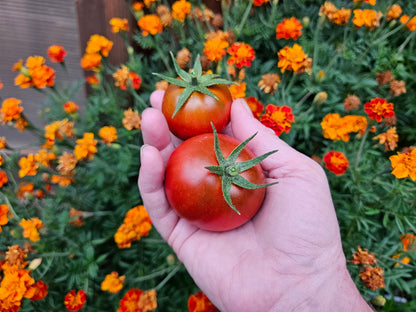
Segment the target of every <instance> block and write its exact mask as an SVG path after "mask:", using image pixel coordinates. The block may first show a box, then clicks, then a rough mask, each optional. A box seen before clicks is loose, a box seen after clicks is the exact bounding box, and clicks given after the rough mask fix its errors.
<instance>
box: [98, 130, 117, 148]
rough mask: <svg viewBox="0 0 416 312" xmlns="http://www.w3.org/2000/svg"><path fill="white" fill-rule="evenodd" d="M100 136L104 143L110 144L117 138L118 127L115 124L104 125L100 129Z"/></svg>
mask: <svg viewBox="0 0 416 312" xmlns="http://www.w3.org/2000/svg"><path fill="white" fill-rule="evenodd" d="M98 136H99V137H100V138H101V139H102V140H103V142H104V143H107V144H110V143H112V142H114V141H115V140H117V129H116V128H115V127H113V126H105V127H102V128H101V129H100V130H99V131H98Z"/></svg>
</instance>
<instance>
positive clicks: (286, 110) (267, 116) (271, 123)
mask: <svg viewBox="0 0 416 312" xmlns="http://www.w3.org/2000/svg"><path fill="white" fill-rule="evenodd" d="M260 122H261V123H262V124H263V125H265V126H266V127H269V128H271V129H273V130H274V132H275V133H276V135H280V134H282V132H286V133H289V130H290V129H291V128H292V123H293V122H295V116H294V115H293V113H292V109H291V108H290V107H289V106H276V105H273V104H269V105H267V106H266V111H265V113H264V114H263V115H262V116H261V117H260Z"/></svg>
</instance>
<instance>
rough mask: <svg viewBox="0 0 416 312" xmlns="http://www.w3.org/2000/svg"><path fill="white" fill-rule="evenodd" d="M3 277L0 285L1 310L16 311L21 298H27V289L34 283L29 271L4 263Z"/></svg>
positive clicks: (19, 305) (19, 306)
mask: <svg viewBox="0 0 416 312" xmlns="http://www.w3.org/2000/svg"><path fill="white" fill-rule="evenodd" d="M2 269H3V273H4V276H3V279H2V281H1V287H0V298H1V300H0V307H1V308H2V311H13V312H14V311H18V310H19V309H20V308H21V302H22V299H23V298H27V295H30V294H28V290H29V289H30V287H31V286H32V285H33V284H34V283H35V280H34V279H33V278H32V277H31V276H30V271H28V270H24V269H19V268H18V267H17V266H14V265H13V266H9V265H7V264H4V265H3V266H2Z"/></svg>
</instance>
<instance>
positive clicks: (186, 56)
mask: <svg viewBox="0 0 416 312" xmlns="http://www.w3.org/2000/svg"><path fill="white" fill-rule="evenodd" d="M191 59H192V54H191V52H190V51H189V50H188V49H187V48H182V49H181V50H180V51H179V52H178V54H176V62H177V63H178V65H179V67H180V68H182V69H184V68H186V67H187V66H188V64H189V63H190V62H191Z"/></svg>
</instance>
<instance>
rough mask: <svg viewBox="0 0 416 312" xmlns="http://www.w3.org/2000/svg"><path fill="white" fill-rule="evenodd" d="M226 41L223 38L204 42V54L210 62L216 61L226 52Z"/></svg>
mask: <svg viewBox="0 0 416 312" xmlns="http://www.w3.org/2000/svg"><path fill="white" fill-rule="evenodd" d="M228 46H229V44H228V42H227V41H225V40H223V39H211V40H207V41H206V42H205V43H204V51H203V52H204V54H205V55H206V56H207V58H208V60H209V61H211V62H217V61H219V60H221V59H222V58H223V56H224V55H225V54H226V50H225V49H226V48H227V47H228Z"/></svg>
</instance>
